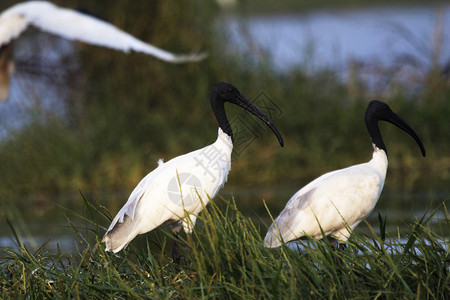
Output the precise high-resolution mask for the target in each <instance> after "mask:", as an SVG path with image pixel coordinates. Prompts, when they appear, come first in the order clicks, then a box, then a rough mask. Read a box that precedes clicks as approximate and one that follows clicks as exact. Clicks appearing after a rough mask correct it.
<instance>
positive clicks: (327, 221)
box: [264, 146, 388, 247]
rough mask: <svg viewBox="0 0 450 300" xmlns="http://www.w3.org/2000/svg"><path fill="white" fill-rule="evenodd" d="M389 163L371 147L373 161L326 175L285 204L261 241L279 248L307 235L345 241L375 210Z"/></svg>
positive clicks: (305, 187)
mask: <svg viewBox="0 0 450 300" xmlns="http://www.w3.org/2000/svg"><path fill="white" fill-rule="evenodd" d="M387 166H388V161H387V156H386V153H385V152H384V150H380V149H378V148H376V147H375V146H374V152H373V157H372V159H371V160H370V161H369V162H367V163H363V164H359V165H354V166H351V167H348V168H345V169H341V170H337V171H333V172H330V173H326V174H324V175H322V176H320V177H319V178H317V179H315V180H314V181H312V182H310V183H309V184H307V185H306V186H304V187H303V188H302V189H300V190H299V191H298V192H297V193H295V194H294V195H293V196H292V198H291V199H290V200H289V201H288V203H287V205H286V207H285V208H284V209H283V211H282V212H281V213H280V215H279V216H278V217H277V218H276V220H275V224H276V225H275V226H274V225H272V226H271V227H270V229H269V231H268V232H267V235H266V237H265V239H264V244H265V245H266V246H267V247H278V246H280V245H281V244H282V241H281V239H282V240H283V241H291V240H296V239H299V238H301V237H302V236H305V235H308V236H311V237H314V238H317V239H320V238H322V232H321V229H322V230H323V231H324V234H325V235H326V236H329V235H331V236H333V237H335V238H337V239H339V240H341V241H346V240H347V239H348V237H349V236H350V232H349V230H353V229H354V228H355V227H356V226H357V225H358V224H359V223H360V222H361V221H362V220H364V219H365V218H366V217H367V216H368V215H369V214H370V213H371V212H372V210H373V208H374V207H375V205H376V203H377V201H378V198H379V197H380V193H381V191H382V189H383V185H384V181H385V179H386V171H387Z"/></svg>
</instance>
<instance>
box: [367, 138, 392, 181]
mask: <svg viewBox="0 0 450 300" xmlns="http://www.w3.org/2000/svg"><path fill="white" fill-rule="evenodd" d="M372 146H373V155H372V159H371V160H370V162H369V164H370V165H372V168H373V169H374V170H376V171H377V173H378V175H379V176H380V177H381V178H382V179H383V180H384V179H385V178H386V172H387V167H388V159H387V155H386V152H385V151H384V150H383V149H380V148H378V147H377V146H376V145H375V144H372Z"/></svg>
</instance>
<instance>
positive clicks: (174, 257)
mask: <svg viewBox="0 0 450 300" xmlns="http://www.w3.org/2000/svg"><path fill="white" fill-rule="evenodd" d="M180 229H181V226H180V228H179V229H178V228H175V229H174V230H173V237H174V239H173V248H172V260H173V262H174V263H176V264H180V260H181V253H180V249H179V247H178V242H179V241H180V237H179V236H178V234H179V232H180Z"/></svg>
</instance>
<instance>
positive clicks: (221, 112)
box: [211, 97, 234, 142]
mask: <svg viewBox="0 0 450 300" xmlns="http://www.w3.org/2000/svg"><path fill="white" fill-rule="evenodd" d="M211 107H212V110H213V112H214V115H215V116H216V120H217V123H218V125H219V128H220V129H222V131H223V132H224V133H225V134H227V135H228V136H229V137H230V139H231V141H232V142H234V137H233V130H232V129H231V125H230V122H228V119H227V115H226V113H225V107H224V102H223V101H221V100H219V99H217V97H211Z"/></svg>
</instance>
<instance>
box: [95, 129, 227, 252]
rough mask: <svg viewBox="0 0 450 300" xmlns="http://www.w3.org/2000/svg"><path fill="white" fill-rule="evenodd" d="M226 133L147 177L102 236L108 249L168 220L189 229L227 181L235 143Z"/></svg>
mask: <svg viewBox="0 0 450 300" xmlns="http://www.w3.org/2000/svg"><path fill="white" fill-rule="evenodd" d="M224 135H225V134H223V132H221V130H220V129H219V138H218V139H217V141H216V142H215V143H214V144H212V145H209V146H207V147H204V148H202V149H199V150H196V151H193V152H190V153H188V154H185V155H181V156H178V157H175V158H173V159H171V160H169V161H168V162H166V163H162V162H160V163H159V166H158V167H157V168H156V169H155V170H153V171H152V172H151V173H149V174H148V175H147V176H146V177H144V178H143V179H142V180H141V182H140V183H139V184H138V185H137V187H136V188H135V189H134V191H133V192H132V193H131V195H130V197H129V199H128V201H127V203H126V204H125V205H124V206H123V208H122V209H121V210H120V211H119V213H118V214H117V216H116V217H115V218H114V220H113V222H112V223H111V225H110V226H109V228H108V231H107V232H106V234H105V237H104V238H103V240H104V241H105V243H106V248H107V250H113V251H114V252H117V251H120V250H121V249H123V247H125V246H126V245H127V244H128V243H129V242H130V241H131V240H132V239H133V238H134V237H135V236H136V235H138V234H141V233H145V232H148V231H151V230H153V229H155V228H156V227H158V226H160V225H162V224H164V223H167V222H182V223H183V226H184V228H185V230H186V231H187V232H190V231H191V230H192V227H193V225H194V223H195V218H196V215H197V214H198V213H199V212H200V211H201V210H202V209H203V207H204V206H206V205H207V204H208V202H209V199H212V198H214V197H215V196H216V194H217V192H218V191H219V189H220V188H221V187H222V186H223V185H224V183H225V182H226V180H227V176H228V172H229V170H230V168H231V150H232V142H231V138H229V137H225V138H224ZM187 218H189V220H187Z"/></svg>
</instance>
